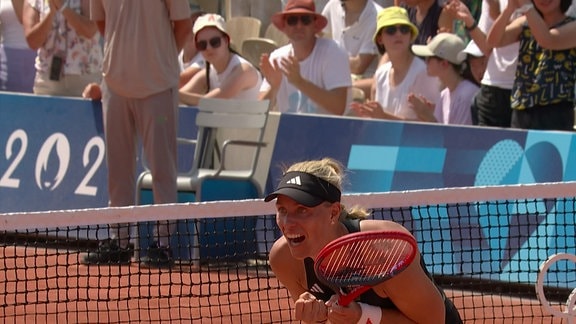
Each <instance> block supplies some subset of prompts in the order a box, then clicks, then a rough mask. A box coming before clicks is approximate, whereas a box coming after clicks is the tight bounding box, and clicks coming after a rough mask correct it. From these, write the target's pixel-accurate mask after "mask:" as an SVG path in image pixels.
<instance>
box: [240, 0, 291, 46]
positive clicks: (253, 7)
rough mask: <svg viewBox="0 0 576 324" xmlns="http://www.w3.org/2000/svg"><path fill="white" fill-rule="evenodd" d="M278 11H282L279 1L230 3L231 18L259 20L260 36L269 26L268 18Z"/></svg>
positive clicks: (257, 0)
mask: <svg viewBox="0 0 576 324" xmlns="http://www.w3.org/2000/svg"><path fill="white" fill-rule="evenodd" d="M280 10H282V3H281V2H280V1H279V0H233V1H230V13H231V17H236V16H240V17H255V18H258V19H259V20H260V22H261V23H262V24H261V25H260V35H264V32H265V31H266V28H268V25H270V17H272V15H273V14H274V13H276V12H278V11H280ZM239 45H242V44H239Z"/></svg>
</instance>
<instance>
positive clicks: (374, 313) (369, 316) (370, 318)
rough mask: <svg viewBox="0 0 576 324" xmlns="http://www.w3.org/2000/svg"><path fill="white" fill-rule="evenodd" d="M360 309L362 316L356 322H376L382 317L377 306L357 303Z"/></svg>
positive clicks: (373, 323) (366, 323)
mask: <svg viewBox="0 0 576 324" xmlns="http://www.w3.org/2000/svg"><path fill="white" fill-rule="evenodd" d="M358 305H360V308H361V309H362V316H360V320H358V323H357V324H378V323H380V320H381V319H382V309H381V308H380V307H378V306H373V305H368V304H364V303H358Z"/></svg>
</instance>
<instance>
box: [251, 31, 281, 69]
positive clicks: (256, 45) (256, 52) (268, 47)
mask: <svg viewBox="0 0 576 324" xmlns="http://www.w3.org/2000/svg"><path fill="white" fill-rule="evenodd" d="M277 48H278V45H276V43H275V42H274V41H273V40H271V39H267V38H262V37H252V38H247V39H245V40H244V42H243V43H242V55H243V56H244V57H245V58H246V59H247V60H248V61H250V62H251V63H252V64H254V66H258V65H259V64H260V56H262V54H264V53H267V54H270V52H272V51H273V50H275V49H277Z"/></svg>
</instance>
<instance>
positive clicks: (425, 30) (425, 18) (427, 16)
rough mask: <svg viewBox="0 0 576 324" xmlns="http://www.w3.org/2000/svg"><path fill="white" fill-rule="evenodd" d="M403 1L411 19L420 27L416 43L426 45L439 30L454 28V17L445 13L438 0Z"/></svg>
mask: <svg viewBox="0 0 576 324" xmlns="http://www.w3.org/2000/svg"><path fill="white" fill-rule="evenodd" d="M403 3H404V5H403V7H405V8H406V10H407V11H408V17H409V19H410V21H411V22H412V24H414V25H415V26H417V29H418V36H417V37H416V39H415V40H414V42H413V43H414V44H416V45H426V44H427V43H428V42H429V41H430V40H431V39H432V37H434V36H436V34H437V33H438V31H439V30H442V31H450V30H451V29H452V19H451V18H450V17H449V16H448V15H446V14H444V13H443V8H442V6H441V5H440V4H439V1H438V0H405V1H403Z"/></svg>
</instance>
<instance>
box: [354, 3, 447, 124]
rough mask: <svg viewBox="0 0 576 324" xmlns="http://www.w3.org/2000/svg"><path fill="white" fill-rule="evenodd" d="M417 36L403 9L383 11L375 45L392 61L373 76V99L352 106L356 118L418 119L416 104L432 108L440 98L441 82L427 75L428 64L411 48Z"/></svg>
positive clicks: (379, 17) (383, 65) (382, 65)
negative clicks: (414, 107)
mask: <svg viewBox="0 0 576 324" xmlns="http://www.w3.org/2000/svg"><path fill="white" fill-rule="evenodd" d="M417 35H418V28H417V27H416V26H415V25H414V24H412V23H411V22H410V20H409V19H408V14H407V12H406V10H405V9H404V8H401V7H394V6H392V7H388V8H385V9H384V10H382V11H380V13H379V14H378V21H377V29H376V34H375V35H374V42H375V43H376V46H377V47H378V50H379V51H380V54H384V53H387V54H388V59H389V60H388V62H386V63H383V64H381V65H380V66H379V67H378V69H377V70H376V73H375V74H374V79H373V83H372V90H371V92H372V98H373V100H371V101H367V102H366V103H358V102H355V103H352V105H351V108H352V110H353V111H354V112H355V113H356V114H357V115H359V116H362V117H370V118H380V119H392V120H419V117H418V114H417V113H416V112H415V111H414V109H413V104H414V103H415V102H424V103H426V104H427V105H429V106H430V107H431V108H430V109H433V107H434V105H435V104H436V101H437V100H438V98H439V96H440V82H439V80H438V79H437V78H435V77H431V76H428V74H427V73H426V64H425V63H424V61H423V60H421V59H420V58H418V57H416V56H415V55H414V54H413V53H412V51H411V49H410V46H411V44H412V42H413V41H414V40H415V39H416V36H417Z"/></svg>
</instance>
